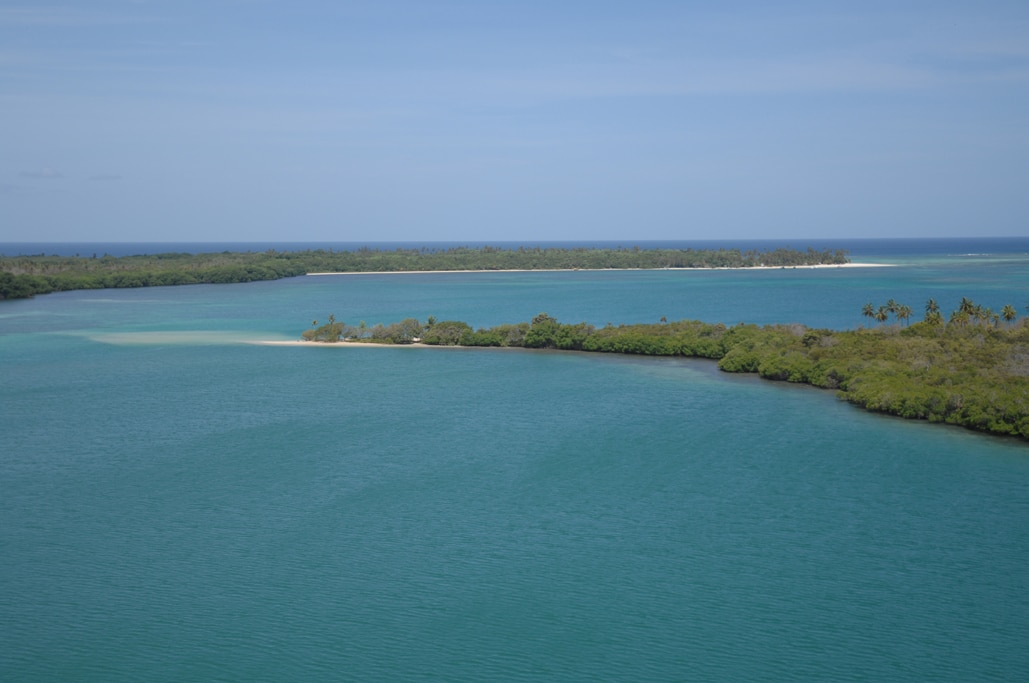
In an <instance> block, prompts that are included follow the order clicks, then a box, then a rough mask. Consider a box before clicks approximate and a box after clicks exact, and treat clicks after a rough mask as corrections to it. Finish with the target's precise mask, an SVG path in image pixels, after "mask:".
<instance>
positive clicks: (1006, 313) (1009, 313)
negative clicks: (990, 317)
mask: <svg viewBox="0 0 1029 683" xmlns="http://www.w3.org/2000/svg"><path fill="white" fill-rule="evenodd" d="M1000 316H1001V317H1002V318H1004V322H1011V321H1012V320H1014V319H1015V318H1017V317H1018V313H1017V312H1015V307H1014V306H1012V305H1011V304H1004V308H1002V309H1000Z"/></svg>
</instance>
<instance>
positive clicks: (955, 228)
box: [0, 0, 1029, 241]
mask: <svg viewBox="0 0 1029 683" xmlns="http://www.w3.org/2000/svg"><path fill="white" fill-rule="evenodd" d="M1025 234H1029V2H1025V0H1017V1H1011V2H1003V1H993V0H980V1H978V2H948V1H947V0H939V1H935V2H907V1H905V0H896V1H895V2H878V1H877V0H870V1H865V2H791V1H788V0H787V1H784V2H744V1H740V2H733V1H731V0H730V1H727V2H718V3H714V2H689V1H682V2H663V1H654V0H637V1H636V2H632V3H629V2H608V1H606V0H593V1H592V2H579V1H578V0H571V1H567V2H556V1H555V0H550V1H548V2H538V1H536V0H521V1H518V2H505V1H497V2H488V1H486V0H483V1H481V2H466V1H464V0H447V1H440V2H436V1H433V0H420V1H408V0H396V1H394V0H378V1H376V2H365V1H363V0H358V1H347V0H334V1H331V2H330V1H325V2H321V1H305V0H294V1H293V2H288V3H287V2H282V1H281V0H280V1H276V0H203V1H193V0H153V1H147V0H136V1H132V0H77V1H70V0H69V1H68V2H65V3H62V4H50V3H48V2H46V1H45V0H39V1H37V2H32V3H30V2H27V1H26V2H7V1H5V0H0V241H41V240H51V241H200V240H210V241H246V240H253V241H267V240H312V241H319V240H334V241H360V240H402V241H419V240H424V241H435V240H469V241H489V240H498V241H500V240H530V241H531V240H551V239H562V240H568V239H609V240H623V239H638V240H646V239H718V238H725V239H746V238H757V237H761V238H779V237H782V238H816V237H862V236H867V237H884V236H896V237H921V236H925V237H930V236H963V235H968V236H985V235H995V236H1007V235H1013V236H1017V235H1025Z"/></svg>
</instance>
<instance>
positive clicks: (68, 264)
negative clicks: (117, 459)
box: [0, 247, 848, 299]
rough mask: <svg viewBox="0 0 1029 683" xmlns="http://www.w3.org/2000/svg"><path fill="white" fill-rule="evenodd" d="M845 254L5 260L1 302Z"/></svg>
mask: <svg viewBox="0 0 1029 683" xmlns="http://www.w3.org/2000/svg"><path fill="white" fill-rule="evenodd" d="M847 262H848V258H847V254H846V252H844V251H842V250H835V251H830V250H823V251H816V250H814V249H810V248H809V249H807V250H806V251H796V250H792V249H774V250H770V251H753V250H752V251H745V252H741V251H740V250H739V249H712V250H695V249H639V248H632V249H585V248H582V249H562V248H539V247H535V248H524V247H520V248H518V249H500V248H496V247H482V248H474V249H473V248H468V247H455V248H449V249H428V248H426V249H395V250H375V249H357V250H355V251H331V250H328V251H326V250H322V249H317V250H309V251H293V252H280V251H275V250H269V251H263V252H221V253H211V254H183V253H167V254H156V255H139V256H123V257H117V258H116V257H113V256H109V255H104V256H101V257H97V256H96V255H93V256H90V257H79V256H75V257H63V256H46V255H38V256H16V257H7V256H0V299H19V298H26V297H30V296H34V295H36V294H47V293H50V292H59V291H67V290H73V289H104V288H116V287H159V286H169V285H190V284H220V283H230V282H253V281H257V280H276V279H279V278H285V277H295V276H297V275H305V274H307V273H317V272H330V273H368V272H374V273H386V272H405V271H421V270H425V271H455V270H575V269H606V268H647V269H653V268H748V267H755V266H766V267H768V266H772V267H783V268H785V267H791V266H809V265H832V264H842V263H847Z"/></svg>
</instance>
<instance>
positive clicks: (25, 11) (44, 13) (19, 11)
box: [0, 7, 150, 26]
mask: <svg viewBox="0 0 1029 683" xmlns="http://www.w3.org/2000/svg"><path fill="white" fill-rule="evenodd" d="M141 21H150V19H144V18H141V17H130V16H128V15H125V14H111V13H107V12H97V11H89V10H76V9H72V8H70V7H5V8H0V26H96V25H102V24H128V23H138V22H141Z"/></svg>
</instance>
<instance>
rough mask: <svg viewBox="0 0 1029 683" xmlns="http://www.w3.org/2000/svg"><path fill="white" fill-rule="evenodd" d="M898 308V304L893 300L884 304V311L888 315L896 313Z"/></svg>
mask: <svg viewBox="0 0 1029 683" xmlns="http://www.w3.org/2000/svg"><path fill="white" fill-rule="evenodd" d="M898 306H899V304H898V303H897V302H896V301H895V300H893V299H890V300H889V301H887V302H886V310H887V311H889V312H890V313H896V312H897V308H898Z"/></svg>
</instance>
